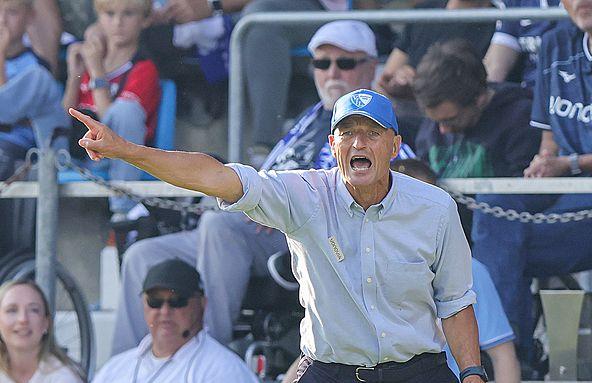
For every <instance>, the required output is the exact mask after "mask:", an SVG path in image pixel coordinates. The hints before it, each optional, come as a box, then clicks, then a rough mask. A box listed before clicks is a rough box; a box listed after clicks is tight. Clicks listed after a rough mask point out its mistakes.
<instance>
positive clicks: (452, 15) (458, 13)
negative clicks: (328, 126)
mask: <svg viewBox="0 0 592 383" xmlns="http://www.w3.org/2000/svg"><path fill="white" fill-rule="evenodd" d="M566 17H567V13H566V12H565V10H563V9H559V8H554V9H539V8H512V9H504V10H501V9H457V10H443V9H422V10H414V9H409V10H379V11H349V12H269V13H255V14H250V15H247V16H245V17H243V18H242V19H241V20H240V21H239V22H238V24H237V25H236V26H235V27H234V30H233V32H232V36H231V41H230V82H229V92H228V160H229V161H231V162H240V160H241V148H242V144H241V143H242V124H243V123H244V110H245V92H244V76H243V73H242V67H243V57H242V52H241V45H242V43H243V40H244V38H245V36H246V34H247V32H248V31H249V29H250V28H251V27H252V26H253V25H255V24H274V25H278V24H279V25H288V26H289V25H294V26H302V25H321V24H323V23H326V22H328V21H335V20H351V19H356V20H361V21H366V22H370V23H392V22H400V23H404V22H426V23H442V22H463V23H467V22H475V21H496V20H498V19H504V20H519V19H537V20H541V19H546V20H548V19H560V18H566ZM262 49H264V47H262Z"/></svg>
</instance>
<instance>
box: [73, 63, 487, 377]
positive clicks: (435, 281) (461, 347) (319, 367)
mask: <svg viewBox="0 0 592 383" xmlns="http://www.w3.org/2000/svg"><path fill="white" fill-rule="evenodd" d="M331 65H335V64H334V63H332V64H331ZM70 113H71V114H72V115H73V116H74V117H76V118H77V119H79V120H80V121H81V122H83V123H84V124H85V125H86V126H87V127H88V129H89V131H88V132H87V133H86V135H85V136H84V137H83V138H82V139H81V140H80V145H81V146H82V147H84V148H85V149H86V150H87V152H88V154H89V156H90V157H91V158H92V159H94V160H99V159H101V158H103V157H108V158H119V159H122V160H125V161H127V162H129V163H130V164H132V165H135V166H137V167H139V168H141V169H144V170H146V171H148V172H150V173H151V174H153V175H154V176H156V177H158V178H160V179H162V180H164V181H166V182H169V183H171V184H173V185H176V186H180V187H183V188H187V189H191V190H197V191H200V192H203V193H206V194H208V195H212V196H216V197H218V198H219V199H220V205H221V207H222V208H223V209H225V210H231V211H244V212H245V213H246V214H247V215H248V216H249V217H250V218H251V219H253V220H254V221H257V222H259V223H261V224H263V225H266V226H269V227H275V228H278V229H279V230H281V231H282V232H284V233H285V234H286V237H287V239H288V244H289V247H290V250H291V252H292V267H293V271H294V274H295V276H296V278H297V279H298V282H299V283H300V302H301V304H302V305H303V306H304V308H305V309H306V315H305V317H304V319H303V320H302V323H301V325H300V332H301V336H302V340H301V350H302V353H303V357H302V358H301V361H300V365H299V371H298V378H299V380H298V382H300V383H309V382H315V383H316V382H319V383H320V382H323V383H327V382H335V383H349V382H384V383H390V382H393V383H394V382H434V383H448V382H450V383H452V382H456V381H457V380H456V378H455V376H454V375H453V374H452V372H451V371H450V370H449V369H448V367H447V365H446V360H445V356H444V354H443V353H442V347H443V346H444V343H445V338H444V334H445V335H446V340H448V343H449V345H450V348H451V350H452V353H453V355H454V357H455V359H456V361H457V363H458V364H459V367H460V369H461V371H462V372H463V373H461V377H463V378H464V379H463V382H464V383H475V382H482V381H486V376H485V374H484V372H483V369H482V368H481V366H480V359H479V346H478V334H477V325H476V322H475V317H474V313H473V309H472V306H471V305H472V304H473V303H474V302H475V294H474V293H473V291H472V290H471V285H472V278H471V264H470V262H471V257H470V250H469V247H468V244H467V241H466V239H465V237H464V235H463V231H462V228H461V225H460V220H459V218H458V214H457V211H456V205H455V203H454V201H453V200H452V199H451V197H450V196H449V195H448V194H447V193H445V192H444V191H442V190H440V189H438V188H436V187H433V186H430V185H427V184H425V183H422V182H420V181H417V180H415V179H412V178H409V177H406V176H404V175H401V174H399V173H395V172H392V171H390V169H389V161H390V159H391V158H393V157H394V156H396V155H397V153H398V150H399V147H400V144H401V136H399V135H398V126H397V121H396V117H395V114H394V111H393V109H392V107H391V103H390V101H389V100H388V99H386V98H385V97H383V96H382V95H380V94H378V93H375V92H373V91H369V90H358V91H354V92H351V93H349V94H347V95H345V96H343V97H341V98H340V99H339V100H338V101H337V103H336V104H335V108H334V110H333V118H332V121H331V132H330V133H331V134H330V135H329V142H330V144H331V149H332V152H333V155H334V156H335V157H336V158H337V163H338V169H331V170H307V171H285V172H279V171H278V172H274V171H270V172H259V173H257V171H255V170H254V169H253V168H251V167H248V166H244V165H240V164H231V165H227V166H225V165H223V164H221V163H220V162H218V161H216V160H215V159H213V158H211V157H209V156H207V155H205V154H201V153H185V152H169V151H162V150H158V149H153V148H148V147H144V146H140V145H136V144H133V143H130V142H127V141H125V140H123V139H122V138H121V137H119V136H117V135H116V134H115V133H113V132H112V131H111V130H110V129H109V128H107V127H106V126H105V125H102V124H100V123H98V122H96V121H94V120H92V119H91V118H90V117H87V116H85V115H83V114H81V113H79V112H77V111H75V110H70ZM439 319H441V322H440V321H439ZM440 323H441V325H440ZM442 330H443V331H442Z"/></svg>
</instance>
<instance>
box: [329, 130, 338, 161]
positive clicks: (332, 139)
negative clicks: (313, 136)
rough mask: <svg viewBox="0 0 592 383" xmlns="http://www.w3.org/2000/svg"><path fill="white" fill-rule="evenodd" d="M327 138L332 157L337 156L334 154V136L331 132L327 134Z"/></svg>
mask: <svg viewBox="0 0 592 383" xmlns="http://www.w3.org/2000/svg"><path fill="white" fill-rule="evenodd" d="M328 138H329V146H330V147H331V154H333V157H335V158H337V156H336V155H335V136H334V135H333V134H329V136H328Z"/></svg>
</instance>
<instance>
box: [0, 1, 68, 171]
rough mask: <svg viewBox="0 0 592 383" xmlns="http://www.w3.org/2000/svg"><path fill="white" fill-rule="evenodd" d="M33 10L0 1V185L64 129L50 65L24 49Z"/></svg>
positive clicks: (19, 3)
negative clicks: (32, 151)
mask: <svg viewBox="0 0 592 383" xmlns="http://www.w3.org/2000/svg"><path fill="white" fill-rule="evenodd" d="M32 7H33V1H32V0H19V1H16V0H15V1H6V0H3V1H0V105H1V106H0V180H5V179H6V178H7V177H9V176H10V175H11V174H12V173H13V172H14V165H15V161H18V160H23V159H24V158H25V154H26V152H27V150H29V149H30V148H32V147H35V146H42V145H44V144H49V143H50V142H52V141H53V133H54V130H55V129H56V128H66V127H67V126H68V119H67V118H66V115H65V113H64V111H63V110H60V109H61V104H60V91H59V87H58V84H57V82H56V81H55V80H54V79H53V77H52V75H51V72H50V71H49V65H48V64H47V63H46V62H45V61H44V60H42V59H41V58H39V57H38V56H37V55H36V54H35V53H34V52H33V51H32V50H31V49H28V48H26V47H25V46H24V44H23V35H24V34H25V31H26V29H27V26H28V25H29V23H30V21H31V19H32V17H33V9H32ZM33 128H35V129H36V130H35V131H34V129H33ZM36 135H37V136H36ZM66 142H67V141H66V139H65V137H64V139H63V142H62V144H65V143H66Z"/></svg>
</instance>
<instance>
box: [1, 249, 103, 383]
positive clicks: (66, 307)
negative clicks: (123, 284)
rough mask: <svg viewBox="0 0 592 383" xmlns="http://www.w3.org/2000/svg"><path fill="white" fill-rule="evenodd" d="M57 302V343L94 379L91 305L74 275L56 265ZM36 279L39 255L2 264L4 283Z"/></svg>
mask: <svg viewBox="0 0 592 383" xmlns="http://www.w3.org/2000/svg"><path fill="white" fill-rule="evenodd" d="M56 274H57V275H56V302H55V316H54V329H55V336H56V342H57V343H58V345H59V346H60V347H61V348H62V349H63V350H64V351H65V352H66V353H67V354H68V356H69V357H70V358H71V359H72V360H73V361H75V362H76V363H78V364H79V366H80V367H81V368H82V370H83V371H84V372H85V373H86V374H87V376H88V380H89V381H90V378H91V376H90V375H91V374H92V372H93V371H94V367H95V365H94V363H95V355H94V354H95V350H94V339H93V337H94V332H93V327H92V322H91V318H90V313H89V311H88V306H87V305H86V301H85V299H84V297H83V295H82V292H81V290H80V288H79V287H78V285H77V283H76V281H75V280H74V278H73V277H72V275H71V274H70V273H69V272H68V271H67V270H66V269H64V267H63V266H62V265H61V264H60V263H58V264H57V265H56ZM15 279H35V257H34V256H33V255H25V256H20V257H17V258H12V259H9V260H7V261H5V262H4V263H3V264H2V265H0V282H2V283H4V282H6V281H10V280H15Z"/></svg>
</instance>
